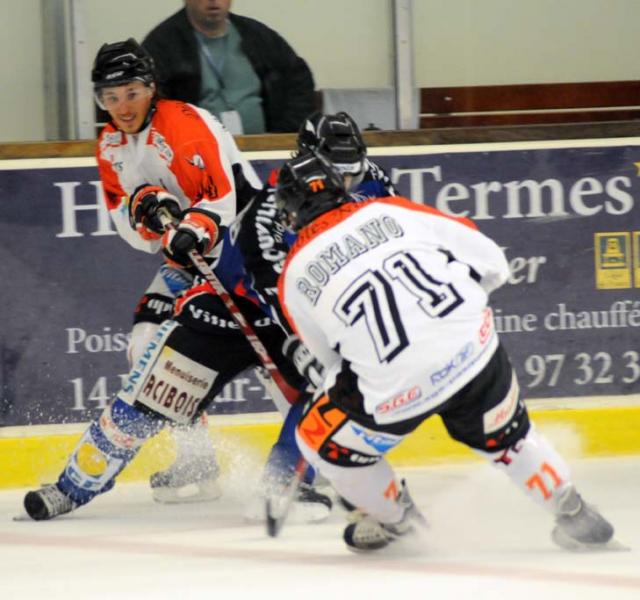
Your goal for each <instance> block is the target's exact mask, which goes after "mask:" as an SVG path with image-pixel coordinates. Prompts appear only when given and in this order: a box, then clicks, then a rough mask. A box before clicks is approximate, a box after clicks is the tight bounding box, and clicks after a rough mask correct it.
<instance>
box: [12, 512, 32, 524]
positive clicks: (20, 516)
mask: <svg viewBox="0 0 640 600" xmlns="http://www.w3.org/2000/svg"><path fill="white" fill-rule="evenodd" d="M11 520H12V521H16V522H17V523H20V522H23V521H32V522H35V521H33V519H32V518H31V517H30V516H29V515H28V514H27V513H26V512H22V513H18V514H17V515H13V517H11Z"/></svg>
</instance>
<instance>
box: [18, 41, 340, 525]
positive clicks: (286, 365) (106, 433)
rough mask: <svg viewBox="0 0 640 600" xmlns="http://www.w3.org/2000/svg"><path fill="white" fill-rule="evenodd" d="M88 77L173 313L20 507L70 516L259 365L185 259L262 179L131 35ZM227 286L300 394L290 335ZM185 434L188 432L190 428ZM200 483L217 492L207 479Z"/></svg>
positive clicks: (122, 213) (210, 240) (208, 243)
mask: <svg viewBox="0 0 640 600" xmlns="http://www.w3.org/2000/svg"><path fill="white" fill-rule="evenodd" d="M92 79H93V82H94V86H95V89H96V99H97V101H98V102H99V103H100V105H101V106H103V107H104V108H105V109H107V110H108V112H109V114H110V116H111V119H112V123H110V124H109V125H107V127H106V128H105V130H104V131H103V133H102V134H101V136H100V138H99V141H98V164H99V169H100V175H101V178H102V182H103V185H104V191H105V196H106V201H107V204H108V207H109V209H110V212H111V216H112V217H113V220H114V222H115V223H116V227H117V229H118V232H119V233H120V235H121V236H122V237H123V238H124V239H126V240H127V241H128V242H129V243H130V244H131V245H132V246H134V247H136V248H138V249H140V250H145V251H149V252H153V251H157V250H159V249H162V251H163V252H164V254H165V255H166V257H167V261H168V264H169V265H171V268H170V269H169V268H165V267H163V268H161V269H160V272H159V273H158V275H157V277H156V280H154V283H153V284H152V288H151V291H149V290H148V294H147V296H151V295H152V294H156V292H155V291H154V290H157V294H156V295H155V296H154V299H155V300H159V299H160V298H162V297H163V296H162V295H161V294H162V293H164V294H165V295H164V298H165V299H166V304H167V313H168V314H166V316H164V318H162V319H161V322H156V323H154V322H153V321H152V320H150V319H149V316H147V320H146V321H144V322H143V324H144V326H145V328H148V330H146V329H145V330H143V331H136V328H134V333H133V336H132V337H133V343H132V345H131V347H130V350H132V366H131V369H130V371H129V375H128V378H127V380H126V382H125V383H124V385H123V387H122V388H121V389H120V390H119V392H118V393H117V394H116V396H115V398H114V399H113V402H112V403H111V404H110V405H109V406H107V407H106V408H105V409H104V411H103V412H102V413H101V415H100V416H99V417H98V418H97V419H95V420H94V421H93V422H92V423H91V424H90V426H89V427H88V429H87V430H86V431H85V432H84V434H83V435H82V436H81V438H80V441H79V442H78V444H77V446H76V447H75V449H74V450H73V451H72V453H71V455H70V456H69V458H68V460H67V464H66V465H65V467H64V469H63V471H62V473H61V474H60V476H59V477H58V479H57V481H56V482H55V483H54V484H51V485H47V486H44V487H43V488H40V489H38V490H34V491H30V492H28V493H27V495H26V496H25V500H24V506H25V510H26V511H27V513H28V515H29V516H30V517H31V518H33V519H34V520H45V519H51V518H54V517H56V516H59V515H62V514H65V513H68V512H70V511H72V510H74V509H75V508H78V507H80V506H82V505H84V504H87V503H88V502H90V501H91V500H92V499H93V498H94V497H95V496H97V495H98V494H102V493H105V492H107V491H109V490H110V489H111V488H112V487H113V486H114V484H115V478H116V476H117V475H118V473H120V472H121V470H122V469H123V468H124V467H125V466H126V465H127V464H128V463H129V462H130V461H131V460H132V459H133V458H134V457H135V455H136V454H137V452H138V451H139V449H140V447H141V446H142V445H143V444H144V442H145V441H146V440H147V439H149V437H151V436H153V435H155V434H156V433H158V432H159V431H160V430H162V429H164V428H165V427H166V426H167V425H171V424H177V425H178V426H179V427H183V428H187V429H189V428H191V427H192V426H193V424H194V421H195V420H196V418H197V417H198V415H201V414H204V411H205V410H206V408H207V406H208V405H209V404H210V403H211V401H212V400H213V398H214V397H215V396H216V395H217V394H219V393H220V391H221V390H222V388H223V387H224V385H226V384H227V383H228V382H229V381H231V380H232V379H233V378H234V377H235V376H237V375H238V374H239V373H240V372H241V371H243V370H244V369H246V368H249V367H256V366H259V360H258V357H257V355H256V352H255V351H254V350H253V349H252V347H251V345H250V343H249V342H248V340H247V339H246V337H245V335H244V334H243V333H241V331H240V330H239V328H238V326H237V324H236V323H235V322H234V321H233V319H232V317H231V315H230V314H229V311H228V309H227V308H226V306H225V305H224V302H223V301H222V300H221V299H220V297H218V296H217V295H216V294H214V293H213V289H212V288H211V286H210V285H209V284H206V283H204V282H201V281H200V280H199V279H198V278H196V279H195V280H194V278H193V276H194V275H195V274H196V273H194V271H193V270H192V266H191V260H190V259H189V257H188V256H187V252H188V251H190V250H196V251H197V253H199V254H201V255H203V256H204V257H205V258H206V259H208V260H212V259H215V258H216V257H217V255H218V254H219V253H220V244H219V243H218V242H219V240H221V239H222V237H223V233H224V230H225V228H226V227H227V226H229V225H230V224H231V223H232V221H233V220H234V219H235V218H236V213H237V212H238V211H239V210H240V209H241V208H242V207H243V204H245V203H246V202H247V201H248V200H250V198H251V197H252V196H253V192H254V191H255V190H254V189H253V187H252V184H254V185H255V184H256V183H258V181H257V177H255V174H254V173H253V170H252V169H251V167H250V166H249V165H248V164H247V163H246V161H245V160H244V159H243V158H242V156H241V155H240V153H239V152H238V150H237V148H236V146H235V143H234V141H233V139H232V138H231V136H230V135H229V134H228V133H227V132H226V130H224V129H223V128H222V126H221V125H220V124H219V123H218V122H217V120H216V119H214V118H213V117H212V116H211V115H209V114H208V113H207V112H206V111H202V110H200V109H198V108H196V107H195V106H192V105H189V104H184V103H181V102H174V101H168V100H162V99H158V98H157V96H156V93H155V79H154V73H153V65H152V62H151V59H150V57H149V56H148V55H147V54H146V52H145V51H144V50H143V49H142V48H141V47H140V46H139V45H138V44H137V42H135V40H133V39H130V40H127V41H125V42H117V43H115V44H105V45H104V46H103V47H102V48H101V49H100V51H99V52H98V55H97V57H96V61H95V65H94V70H93V73H92ZM161 210H162V211H166V212H167V213H169V214H170V215H172V216H173V217H174V220H175V221H176V222H177V224H176V226H175V228H170V229H169V230H168V231H165V228H164V226H163V223H162V222H161V218H160V211H161ZM232 263H233V261H232ZM232 267H233V268H240V269H242V265H236V264H232V265H229V266H228V267H227V268H223V269H222V270H223V271H225V272H226V270H227V269H231V268H232ZM214 268H216V269H217V268H218V266H216V267H214ZM224 274H225V273H222V274H221V275H224ZM192 284H193V285H192ZM154 286H155V287H154ZM180 291H181V292H182V293H180V294H179V295H178V297H177V298H176V295H177V294H178V292H180ZM229 293H230V295H231V296H232V297H233V300H234V302H235V304H236V305H238V306H239V307H240V309H241V310H242V313H243V316H244V317H245V319H246V320H247V321H248V322H249V323H250V324H251V325H252V328H253V329H254V331H255V334H256V336H257V337H258V338H259V339H260V341H261V342H262V344H263V345H264V346H265V347H266V349H267V352H268V353H269V355H270V357H271V359H272V361H273V362H274V363H275V364H276V365H277V367H278V369H279V371H280V373H281V374H282V375H283V377H284V378H285V379H286V382H287V384H288V385H289V386H290V387H292V388H294V389H295V390H297V391H298V392H300V395H302V392H303V391H304V390H305V388H306V387H307V385H308V382H307V380H306V379H305V378H304V377H303V376H302V375H301V374H300V373H299V372H298V371H297V369H296V366H295V365H294V364H293V362H292V361H291V360H290V359H288V358H287V357H285V356H284V354H283V345H284V343H285V341H286V339H287V335H286V333H285V332H284V331H283V329H282V328H281V327H280V325H279V324H277V323H276V322H275V321H274V320H273V319H270V318H269V317H267V316H266V315H265V313H264V312H263V311H262V309H261V308H260V307H259V306H258V305H256V304H255V303H254V302H252V301H251V299H250V298H248V297H246V296H245V295H243V294H241V293H238V294H236V293H235V290H230V292H229ZM174 300H175V309H174ZM143 308H144V302H143ZM160 316H162V315H160ZM136 327H137V326H136ZM202 434H203V437H204V436H206V438H207V439H206V440H205V442H208V443H205V444H204V448H203V449H201V458H202V461H200V462H201V463H202V464H199V465H197V466H196V467H197V470H198V473H200V474H201V476H202V477H203V478H208V480H209V481H210V482H212V483H215V478H216V471H217V465H216V463H215V458H214V455H213V448H212V445H211V440H210V439H208V431H206V429H205V428H203V429H202ZM185 437H186V438H188V439H189V441H191V440H192V439H193V437H194V436H193V432H192V433H191V435H187V436H185ZM192 444H193V443H192ZM196 445H197V444H196ZM178 452H180V448H179V449H178ZM179 459H180V457H179ZM205 463H206V464H207V465H209V466H208V468H204V467H203V464H205ZM184 464H185V463H184V461H180V460H179V461H178V465H179V466H181V467H182V466H183V465H184ZM183 470H184V469H178V468H176V469H173V470H172V469H170V470H169V473H168V474H167V472H162V473H160V474H159V476H158V477H157V478H156V479H160V480H161V481H160V482H159V486H154V483H158V482H154V480H153V478H152V487H174V486H175V487H179V484H180V483H181V481H179V480H180V475H181V474H183V473H181V471H183ZM188 479H189V483H197V482H198V480H197V478H194V477H193V476H192V477H189V478H188ZM167 480H168V481H167ZM205 491H207V492H208V493H209V496H212V495H215V494H216V493H219V492H216V490H215V489H214V488H213V487H211V486H209V487H208V488H207V489H206V490H205ZM312 491H313V490H307V492H308V493H305V494H304V495H301V494H298V496H297V497H296V500H295V501H296V502H297V503H301V502H302V503H303V504H309V503H312V504H315V505H317V506H316V507H317V508H319V509H320V517H319V518H324V516H326V515H327V514H328V510H329V509H330V505H331V502H330V499H329V498H328V497H325V496H323V495H321V494H317V493H313V494H312V493H311V492H312ZM180 499H181V498H174V500H180Z"/></svg>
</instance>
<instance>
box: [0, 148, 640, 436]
mask: <svg viewBox="0 0 640 600" xmlns="http://www.w3.org/2000/svg"><path fill="white" fill-rule="evenodd" d="M372 154H375V156H372V157H371V158H372V159H373V160H375V161H376V162H378V163H379V164H380V165H381V166H383V167H384V168H385V170H386V171H387V172H388V173H389V174H390V175H391V177H392V179H393V181H394V183H395V184H396V186H397V189H398V191H399V193H400V195H403V196H406V197H408V198H411V199H412V200H414V201H416V202H424V203H426V204H430V205H433V206H436V207H437V208H439V209H440V210H443V211H444V212H447V213H451V214H455V215H463V216H467V217H470V218H472V219H474V220H475V221H476V223H477V224H478V226H479V227H480V229H481V230H482V231H484V232H485V233H487V234H488V235H489V236H491V237H493V238H494V239H495V240H496V241H497V242H498V243H499V244H500V245H501V246H502V247H503V248H504V249H505V252H506V254H507V257H508V259H509V261H510V265H511V270H512V275H511V279H510V281H509V282H508V284H507V285H505V286H504V287H503V288H502V289H500V290H498V291H497V292H496V293H495V294H494V296H493V299H492V300H493V306H494V313H495V318H496V325H497V329H498V331H499V332H500V333H501V337H502V340H503V342H504V344H505V346H506V347H507V349H508V351H509V352H510V354H511V357H512V360H513V362H514V365H515V367H516V370H517V372H518V374H519V377H520V383H521V387H522V389H523V392H524V394H525V397H529V398H550V397H568V396H571V397H574V396H575V397H579V396H594V395H618V394H630V393H634V392H637V391H638V390H639V389H640V336H639V333H640V330H639V329H638V328H640V293H639V291H640V207H639V206H638V204H639V203H640V200H639V199H640V178H639V176H638V175H639V172H640V146H634V145H629V142H628V141H625V142H622V143H616V142H614V141H612V142H609V143H603V142H591V143H588V142H583V143H572V145H569V144H561V143H558V144H545V145H542V144H528V145H527V144H520V145H509V146H506V145H502V146H497V145H483V146H481V147H476V146H473V147H472V146H460V147H455V148H453V147H448V148H442V147H440V148H438V147H420V148H402V149H391V148H387V149H375V152H374V151H372ZM272 156H273V154H272V153H271V154H270V155H268V158H264V157H263V156H261V155H260V154H255V155H251V154H250V155H249V157H250V158H252V162H253V164H254V166H255V167H256V169H257V170H258V173H259V175H260V176H261V177H262V178H265V177H266V175H267V173H268V172H269V171H270V169H271V168H273V167H275V166H278V165H279V164H280V163H281V162H282V159H285V158H286V157H287V156H288V153H282V155H281V159H276V158H272ZM0 199H1V201H2V208H3V218H2V220H1V222H0V276H1V280H2V286H3V287H2V289H3V293H2V300H3V302H2V304H3V307H2V308H3V310H2V313H1V317H0V323H1V325H0V331H1V333H2V338H1V343H0V352H1V358H0V361H1V371H0V391H1V393H0V426H9V425H27V424H45V423H55V424H57V423H74V422H84V421H87V420H89V419H91V418H93V417H94V416H96V415H97V414H98V412H99V410H101V409H102V408H103V407H104V406H105V404H106V403H107V402H108V401H109V400H110V399H111V397H112V396H113V395H114V394H115V393H116V392H117V391H118V389H119V387H120V384H121V380H122V377H124V376H125V374H126V371H127V360H126V346H127V335H128V332H129V330H130V327H131V322H132V311H133V308H134V306H135V305H136V303H137V301H138V299H139V297H140V295H141V294H142V292H143V291H144V289H145V288H146V286H147V285H148V283H149V282H150V280H151V278H152V276H153V274H154V273H155V270H156V269H157V267H158V265H159V264H160V260H161V259H160V258H159V257H157V256H150V255H146V254H144V253H141V252H138V251H135V250H133V249H132V248H130V247H128V246H127V245H126V244H125V243H124V242H123V241H122V240H120V238H119V237H118V236H117V234H116V232H115V229H114V228H113V226H112V224H111V222H110V219H109V215H108V214H107V212H106V210H105V209H104V207H103V205H102V200H101V189H100V183H99V181H98V178H97V169H96V168H95V166H94V164H93V161H92V160H91V159H66V160H64V159H60V160H39V161H31V160H29V161H6V162H5V163H2V162H0ZM212 351H215V349H213V350H212ZM271 410H273V404H272V403H271V401H270V400H269V398H268V396H267V395H266V394H265V392H264V390H263V388H262V386H261V385H260V384H259V383H258V381H257V380H256V379H255V377H254V376H253V374H251V373H247V374H245V375H243V376H242V377H239V378H238V379H237V380H236V381H234V382H233V383H232V384H230V385H228V386H227V387H226V388H225V390H224V392H223V394H222V395H221V396H220V397H219V398H217V399H216V401H215V403H214V404H213V406H212V408H211V412H213V413H243V412H245V413H251V412H264V411H271Z"/></svg>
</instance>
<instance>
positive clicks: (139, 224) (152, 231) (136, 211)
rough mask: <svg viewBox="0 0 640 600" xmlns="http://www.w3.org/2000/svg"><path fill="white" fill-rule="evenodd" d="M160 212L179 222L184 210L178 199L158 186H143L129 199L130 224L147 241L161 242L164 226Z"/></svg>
mask: <svg viewBox="0 0 640 600" xmlns="http://www.w3.org/2000/svg"><path fill="white" fill-rule="evenodd" d="M160 210H164V211H166V212H167V213H168V214H169V216H170V217H171V218H172V219H174V220H176V221H179V220H180V218H181V216H182V209H181V208H180V202H179V201H178V199H177V198H176V197H175V196H173V195H172V194H170V193H169V192H167V190H165V189H164V188H162V187H160V186H157V185H147V184H145V185H141V186H139V187H138V188H136V190H135V191H134V192H133V194H131V197H130V198H129V223H130V224H131V227H132V228H133V229H135V230H136V231H137V232H138V234H139V235H140V237H141V238H142V239H145V240H159V239H160V238H161V237H162V234H163V233H164V226H163V225H162V222H161V220H160V217H159V216H158V213H159V211H160Z"/></svg>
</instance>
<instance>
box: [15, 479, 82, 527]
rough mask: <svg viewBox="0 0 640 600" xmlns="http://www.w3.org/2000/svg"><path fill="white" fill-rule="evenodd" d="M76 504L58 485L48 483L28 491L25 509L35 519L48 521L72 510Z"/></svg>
mask: <svg viewBox="0 0 640 600" xmlns="http://www.w3.org/2000/svg"><path fill="white" fill-rule="evenodd" d="M75 507H76V506H75V504H74V502H73V500H71V498H69V496H66V495H65V494H63V493H62V492H61V491H60V489H59V488H58V486H57V485H46V486H44V487H42V488H40V489H39V490H35V491H33V492H28V493H27V495H26V496H25V497H24V509H25V510H26V511H27V514H28V515H29V516H30V517H31V518H32V519H33V520H34V521H46V520H48V519H53V518H54V517H58V516H60V515H64V514H66V513H69V512H71V511H72V510H73V509H74V508H75Z"/></svg>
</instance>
